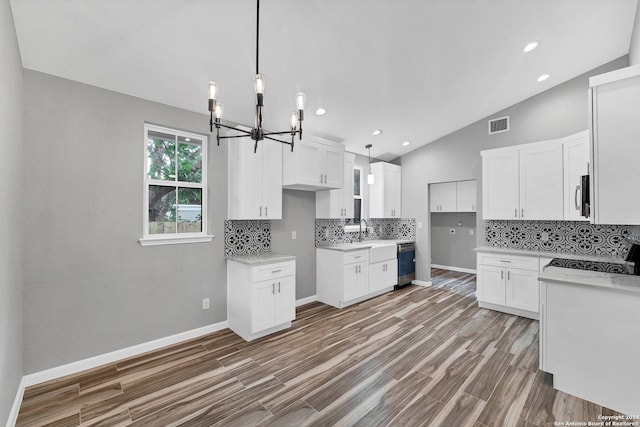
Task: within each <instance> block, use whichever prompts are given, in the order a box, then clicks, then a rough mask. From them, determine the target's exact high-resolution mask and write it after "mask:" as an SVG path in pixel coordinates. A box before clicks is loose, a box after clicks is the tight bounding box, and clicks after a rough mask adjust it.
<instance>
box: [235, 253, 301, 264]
mask: <svg viewBox="0 0 640 427" xmlns="http://www.w3.org/2000/svg"><path fill="white" fill-rule="evenodd" d="M227 259H228V260H229V261H236V262H240V263H242V264H247V265H263V264H275V263H277V262H285V261H295V259H296V257H295V256H293V255H283V254H276V253H273V252H264V253H260V254H254V255H236V256H230V257H227Z"/></svg>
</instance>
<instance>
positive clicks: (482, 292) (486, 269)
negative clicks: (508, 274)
mask: <svg viewBox="0 0 640 427" xmlns="http://www.w3.org/2000/svg"><path fill="white" fill-rule="evenodd" d="M505 280H506V279H505V269H504V268H501V267H493V266H490V265H478V283H477V285H478V287H477V290H476V297H477V298H478V301H482V302H487V303H490V304H498V305H505Z"/></svg>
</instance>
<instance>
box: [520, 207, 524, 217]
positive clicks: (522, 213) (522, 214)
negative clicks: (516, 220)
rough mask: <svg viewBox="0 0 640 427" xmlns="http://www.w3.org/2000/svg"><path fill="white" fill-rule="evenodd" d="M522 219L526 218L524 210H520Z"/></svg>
mask: <svg viewBox="0 0 640 427" xmlns="http://www.w3.org/2000/svg"><path fill="white" fill-rule="evenodd" d="M520 218H524V208H522V209H520Z"/></svg>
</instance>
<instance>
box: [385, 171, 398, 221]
mask: <svg viewBox="0 0 640 427" xmlns="http://www.w3.org/2000/svg"><path fill="white" fill-rule="evenodd" d="M401 180H402V172H401V169H400V166H397V165H391V164H385V165H384V214H385V218H399V217H400V216H401V212H400V205H401V198H400V197H401V193H402V182H401Z"/></svg>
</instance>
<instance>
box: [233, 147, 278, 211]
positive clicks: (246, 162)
mask: <svg viewBox="0 0 640 427" xmlns="http://www.w3.org/2000/svg"><path fill="white" fill-rule="evenodd" d="M262 154H263V147H262V144H261V143H260V144H258V150H257V152H256V153H254V152H253V141H251V140H239V141H234V143H232V144H229V161H228V167H229V178H228V179H229V186H228V203H229V206H228V217H229V219H265V218H264V216H261V213H262V214H264V210H263V209H261V207H262V184H261V183H262ZM281 204H282V203H281Z"/></svg>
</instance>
